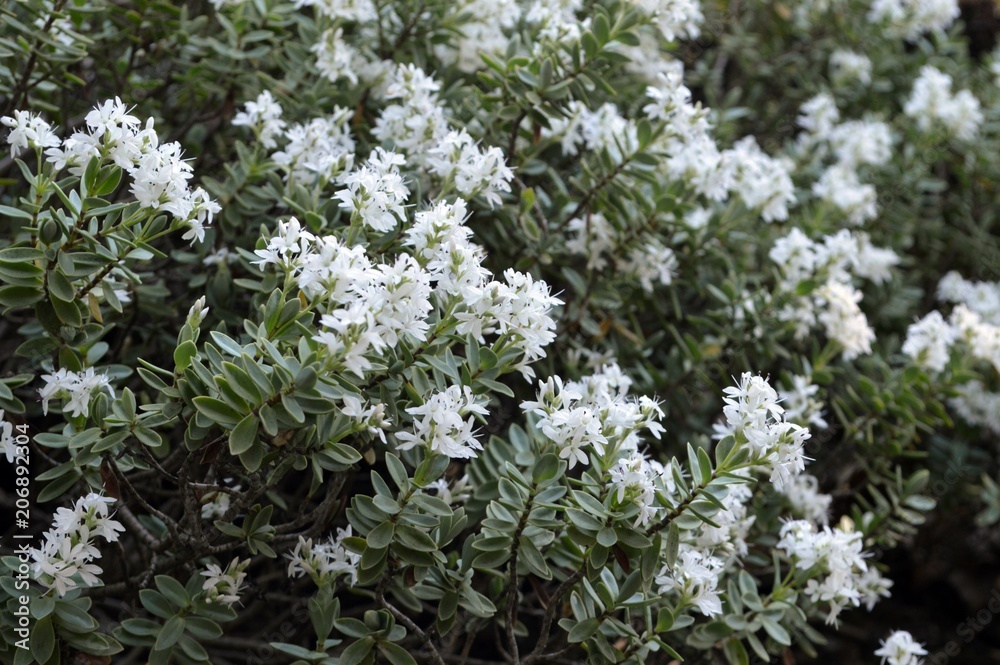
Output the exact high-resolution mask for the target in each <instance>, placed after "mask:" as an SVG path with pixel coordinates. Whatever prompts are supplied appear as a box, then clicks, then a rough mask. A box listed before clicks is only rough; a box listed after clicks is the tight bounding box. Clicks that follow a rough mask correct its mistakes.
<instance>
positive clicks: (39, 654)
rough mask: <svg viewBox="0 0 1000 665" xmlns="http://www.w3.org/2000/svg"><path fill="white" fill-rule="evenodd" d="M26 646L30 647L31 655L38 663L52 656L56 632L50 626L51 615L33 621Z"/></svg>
mask: <svg viewBox="0 0 1000 665" xmlns="http://www.w3.org/2000/svg"><path fill="white" fill-rule="evenodd" d="M28 646H29V647H31V655H32V656H33V657H34V659H35V661H36V662H38V663H44V662H46V661H48V659H49V658H50V657H51V656H52V651H53V650H54V649H55V646H56V634H55V630H54V629H53V628H52V617H51V616H47V617H45V618H44V619H39V620H38V621H36V622H35V625H34V626H32V629H31V640H30V641H29V643H28Z"/></svg>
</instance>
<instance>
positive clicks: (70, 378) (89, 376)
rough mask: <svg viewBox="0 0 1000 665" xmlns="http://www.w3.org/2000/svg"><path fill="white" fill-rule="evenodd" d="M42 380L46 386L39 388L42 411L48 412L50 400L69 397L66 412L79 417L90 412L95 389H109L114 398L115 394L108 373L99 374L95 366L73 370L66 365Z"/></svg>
mask: <svg viewBox="0 0 1000 665" xmlns="http://www.w3.org/2000/svg"><path fill="white" fill-rule="evenodd" d="M42 381H44V382H45V386H44V387H42V388H39V390H38V394H39V395H40V396H41V398H42V411H43V412H44V413H46V414H47V413H48V412H49V401H50V400H52V399H54V398H57V397H62V398H63V399H67V401H66V403H65V404H63V411H64V412H66V413H68V414H69V415H71V416H73V417H79V416H86V415H88V414H89V413H90V399H91V397H92V396H93V394H94V392H95V391H99V390H101V389H107V392H108V393H109V394H110V395H111V397H112V398H114V396H115V391H114V388H112V387H111V380H110V379H109V378H108V375H107V374H98V373H97V372H95V371H94V368H93V367H88V368H87V369H85V370H83V371H82V372H71V371H69V370H68V369H66V368H65V367H64V368H62V369H59V370H56V371H55V372H54V373H52V374H45V375H43V376H42Z"/></svg>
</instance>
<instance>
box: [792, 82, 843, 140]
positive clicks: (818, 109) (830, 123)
mask: <svg viewBox="0 0 1000 665" xmlns="http://www.w3.org/2000/svg"><path fill="white" fill-rule="evenodd" d="M839 121H840V111H839V110H837V102H836V101H835V100H834V99H833V97H832V96H831V95H830V93H827V92H821V93H820V94H818V95H816V96H815V97H813V98H811V99H810V100H809V101H807V102H806V103H805V104H803V105H802V108H801V109H800V110H799V117H798V123H799V126H800V127H802V129H804V130H806V131H807V132H809V133H810V134H813V135H815V136H816V137H818V138H822V139H827V138H829V135H830V132H831V131H832V130H833V128H834V126H835V125H836V124H837V123H838V122H839Z"/></svg>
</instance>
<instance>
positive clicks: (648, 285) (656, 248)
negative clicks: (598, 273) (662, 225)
mask: <svg viewBox="0 0 1000 665" xmlns="http://www.w3.org/2000/svg"><path fill="white" fill-rule="evenodd" d="M679 265H680V264H679V263H678V261H677V256H676V254H674V250H672V249H670V248H669V247H667V246H665V245H664V244H663V243H662V242H661V241H660V240H659V238H656V237H650V238H649V239H648V240H646V241H645V242H644V243H643V244H642V245H640V246H638V247H635V248H633V249H632V251H631V252H629V255H628V258H626V259H625V260H619V261H618V266H617V267H618V270H620V271H621V272H623V273H625V274H630V275H633V276H634V277H635V278H636V279H638V280H639V284H640V285H641V286H642V288H643V290H644V291H646V292H647V293H652V292H653V288H654V282H658V283H660V284H663V285H664V286H669V285H670V284H671V283H672V282H673V281H674V277H675V276H676V275H677V268H678V267H679Z"/></svg>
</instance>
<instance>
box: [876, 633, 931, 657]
mask: <svg viewBox="0 0 1000 665" xmlns="http://www.w3.org/2000/svg"><path fill="white" fill-rule="evenodd" d="M879 644H880V645H881V646H880V647H879V648H878V649H877V650H876V651H875V655H876V656H881V657H882V663H883V664H885V663H888V664H889V665H920V664H921V663H923V662H924V659H923V658H920V656H926V655H927V650H926V649H924V647H923V645H922V644H919V643H918V642H916V641H915V640H914V639H913V636H912V635H910V633H909V632H907V631H905V630H896V631H893V632H892V633H890V635H889V637H888V638H886V639H885V640H879Z"/></svg>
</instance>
